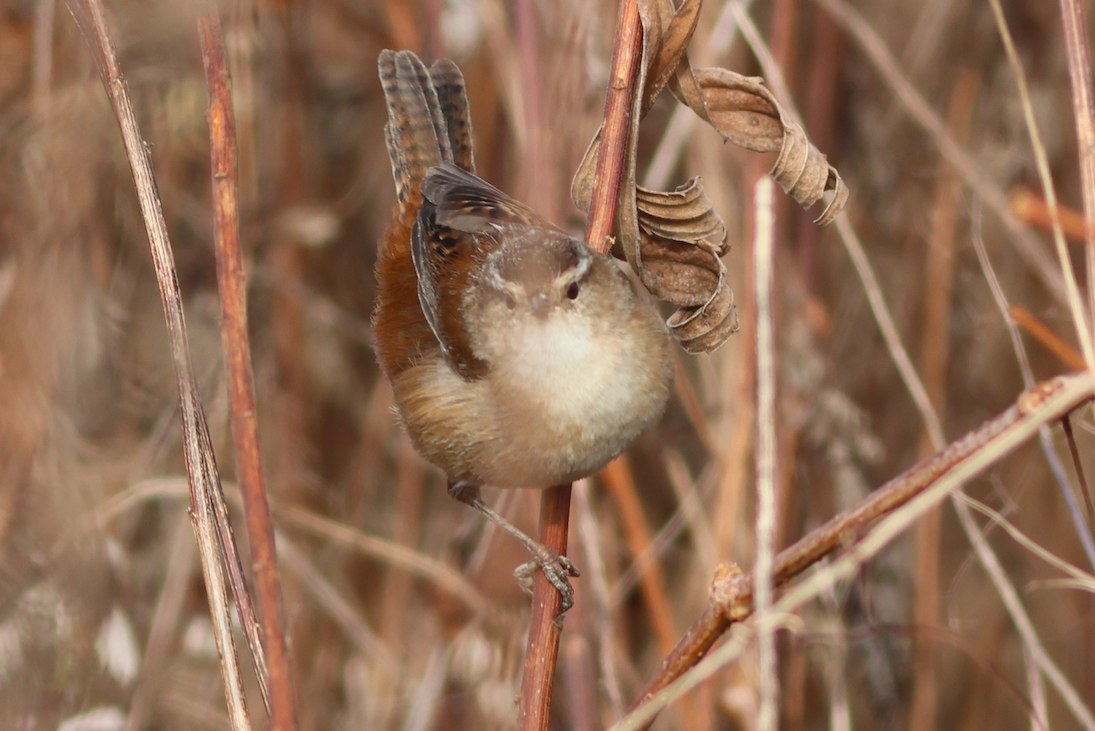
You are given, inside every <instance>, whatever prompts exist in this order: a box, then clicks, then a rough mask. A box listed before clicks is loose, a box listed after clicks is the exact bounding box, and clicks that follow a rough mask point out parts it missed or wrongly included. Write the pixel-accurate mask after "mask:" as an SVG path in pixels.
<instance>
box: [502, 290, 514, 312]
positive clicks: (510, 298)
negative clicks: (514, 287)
mask: <svg viewBox="0 0 1095 731" xmlns="http://www.w3.org/2000/svg"><path fill="white" fill-rule="evenodd" d="M504 295H505V298H506V307H508V308H510V309H511V310H512V309H513V308H514V307H516V306H517V300H516V299H515V298H514V296H513V295H512V294H510V293H509V292H505V293H504Z"/></svg>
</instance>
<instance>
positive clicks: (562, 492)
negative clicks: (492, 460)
mask: <svg viewBox="0 0 1095 731" xmlns="http://www.w3.org/2000/svg"><path fill="white" fill-rule="evenodd" d="M641 47H642V25H641V23H640V21H639V6H638V2H637V0H621V3H620V15H619V20H618V21H617V25H616V40H615V44H614V49H615V50H614V51H613V54H612V71H611V74H610V76H609V79H610V82H609V88H608V94H607V98H606V99H605V120H604V134H603V137H602V139H601V154H600V157H599V159H598V160H597V178H596V183H595V187H594V192H593V203H592V206H591V207H590V211H589V224H588V226H587V228H586V243H587V244H589V246H591V247H592V248H594V249H597V250H598V251H601V252H602V253H604V252H607V251H608V248H609V246H610V245H611V239H610V238H609V236H610V235H611V232H612V227H613V224H614V222H615V220H616V201H617V198H618V194H619V189H620V176H621V174H622V173H623V169H624V161H625V159H626V154H627V149H628V147H627V146H628V144H629V140H628V127H629V119H628V117H629V114H630V111H631V109H632V108H633V106H634V104H633V102H634V97H635V91H636V90H635V79H636V77H637V76H638V70H639V59H640V56H641ZM570 489H571V488H570V485H560V486H558V487H553V488H550V489H548V490H545V491H544V494H543V497H542V498H541V501H540V542H541V543H542V544H543V545H545V546H547V547H548V548H549V549H551V550H552V551H555V552H556V553H558V554H560V555H563V554H565V553H566V547H567V530H568V525H569V521H570ZM561 609H562V597H561V596H560V595H559V592H558V591H556V590H555V588H554V587H553V586H552V585H551V584H550V583H549V582H548V581H547V577H546V576H544V574H543V572H537V574H536V581H535V585H534V587H533V599H532V618H531V626H530V627H529V634H528V646H527V650H526V654H525V668H524V676H523V679H522V682H521V698H520V701H519V716H518V719H519V720H518V728H519V729H521V730H522V731H547V728H548V721H549V717H550V710H551V695H552V690H553V686H554V678H555V663H556V659H557V658H558V656H559V639H560V636H561V634H562V625H561V623H560V622H559V621H557V620H558V618H559V612H560V610H561Z"/></svg>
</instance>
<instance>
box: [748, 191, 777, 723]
mask: <svg viewBox="0 0 1095 731" xmlns="http://www.w3.org/2000/svg"><path fill="white" fill-rule="evenodd" d="M754 191H755V193H754V196H755V203H754V209H755V211H756V213H755V217H754V219H753V220H754V221H755V229H756V231H755V239H754V241H755V244H754V247H753V251H754V257H753V260H754V265H753V272H754V279H755V281H756V292H757V457H756V459H757V468H756V469H757V518H756V564H755V567H754V569H753V576H754V581H755V589H754V596H755V599H756V613H757V616H759V617H763V616H765V615H766V614H767V613H768V612H769V611H770V610H771V608H772V594H773V587H772V555H773V553H774V545H773V544H774V542H775V537H776V363H775V357H776V354H775V325H774V318H775V315H774V312H773V296H772V248H773V247H772V239H773V237H774V234H775V231H774V229H775V211H774V210H773V202H772V179H771V178H770V177H768V176H767V175H765V176H763V177H761V178H760V179H759V180H757V184H756V186H755V187H754ZM757 642H758V646H759V665H760V709H759V711H758V713H757V728H758V729H760V731H775V729H777V728H778V726H779V715H778V710H779V706H778V704H779V672H778V669H777V667H776V635H775V630H774V629H772V628H771V627H765V626H764V625H762V626H761V627H760V630H759V636H758V638H757Z"/></svg>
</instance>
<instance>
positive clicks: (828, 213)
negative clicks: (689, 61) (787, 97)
mask: <svg viewBox="0 0 1095 731" xmlns="http://www.w3.org/2000/svg"><path fill="white" fill-rule="evenodd" d="M693 75H694V76H695V79H696V82H697V83H698V85H699V88H700V90H701V93H702V94H703V106H704V108H705V110H706V111H707V116H708V119H709V120H710V122H711V125H712V126H713V127H714V128H715V129H716V130H718V132H719V134H721V135H722V137H723V139H725V140H728V141H730V142H733V143H734V144H736V145H738V146H739V147H744V148H745V149H747V150H754V151H756V152H772V151H774V150H779V158H778V159H777V160H776V164H775V165H774V166H773V167H772V170H771V171H770V174H771V176H772V177H773V178H775V180H776V182H777V183H779V184H780V186H781V187H782V188H783V190H785V191H786V192H787V194H788V195H790V196H791V197H792V198H794V199H795V200H796V201H798V203H799V205H801V206H802V207H803V208H809V207H810V206H812V205H813V204H815V203H817V202H818V201H819V200H821V198H822V196H823V195H825V191H826V190H832V191H833V197H832V199H831V200H830V201H829V203H828V205H826V206H825V210H823V211H822V212H821V215H820V216H819V217H818V219H817V221H816V222H817V223H818V224H820V225H822V226H824V225H826V224H828V223H831V222H832V220H833V219H834V218H836V215H837V214H838V213H840V211H841V210H842V209H843V208H844V204H845V203H847V201H848V187H847V186H846V185H844V181H843V180H841V178H840V173H838V172H837V171H836V168H834V167H833V166H832V165H830V164H829V163H828V161H827V160H826V158H825V155H823V154H822V153H821V151H820V150H818V149H817V148H816V147H814V146H813V145H811V144H810V141H809V140H808V139H807V138H806V132H805V131H803V129H802V127H801V126H800V125H799V124H798V123H796V122H795V121H794V120H793V119H792V118H791V115H790V114H788V113H787V111H786V110H785V109H784V108H783V107H781V106H780V105H779V103H778V102H777V101H776V99H775V97H774V96H772V92H771V91H770V90H769V89H768V87H766V86H765V85H764V82H763V81H762V80H761V79H757V78H752V77H749V76H742V75H741V74H737V73H734V72H733V71H729V70H727V69H718V68H708V69H696V70H695V71H693Z"/></svg>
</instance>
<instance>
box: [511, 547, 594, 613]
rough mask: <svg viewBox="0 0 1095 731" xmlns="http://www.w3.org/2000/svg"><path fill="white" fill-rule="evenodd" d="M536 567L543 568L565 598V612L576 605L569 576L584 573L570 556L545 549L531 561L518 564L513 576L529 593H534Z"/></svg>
mask: <svg viewBox="0 0 1095 731" xmlns="http://www.w3.org/2000/svg"><path fill="white" fill-rule="evenodd" d="M536 569H542V570H543V572H544V576H545V577H547V580H548V582H549V583H550V584H551V585H552V586H554V587H555V590H556V591H558V592H559V596H560V597H562V599H563V607H562V611H563V612H565V611H567V610H568V609H570V608H571V607H572V606H574V587H573V586H571V585H570V580H569V578H568V577H571V576H573V577H575V578H577V577H579V576H581V575H582V574H581V572H579V571H578V568H577V567H576V566H575V565H574V564H573V563H572V562H571V560H570V559H569V558H567V557H566V556H559V555H556V554H554V553H548V552H547V551H545V552H544V553H543V554H542V555H541V554H539V553H537V554H536V555H535V556H534V558H533V559H532V560H531V561H529V562H527V563H523V564H521V565H520V566H518V567H517V568H516V569H515V570H514V572H513V576H514V578H516V579H517V583H518V584H520V585H521V588H522V589H524V590H525V592H526V593H528V594H532V577H533V575H535V574H536Z"/></svg>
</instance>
